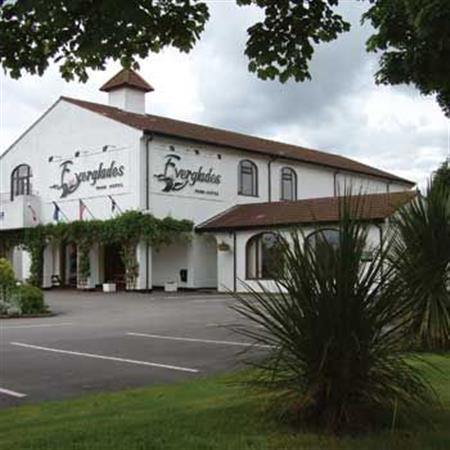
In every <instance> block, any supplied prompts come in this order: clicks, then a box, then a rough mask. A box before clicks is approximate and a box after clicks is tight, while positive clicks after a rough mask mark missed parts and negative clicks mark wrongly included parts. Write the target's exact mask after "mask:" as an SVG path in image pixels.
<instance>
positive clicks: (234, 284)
mask: <svg viewBox="0 0 450 450" xmlns="http://www.w3.org/2000/svg"><path fill="white" fill-rule="evenodd" d="M236 262H237V255H236V231H233V292H234V293H236V291H237V267H236Z"/></svg>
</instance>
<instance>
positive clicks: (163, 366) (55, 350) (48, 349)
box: [11, 342, 198, 373]
mask: <svg viewBox="0 0 450 450" xmlns="http://www.w3.org/2000/svg"><path fill="white" fill-rule="evenodd" d="M11 345H15V346H17V347H24V348H31V349H34V350H43V351H46V352H52V353H62V354H65V355H74V356H84V357H85V358H93V359H103V360H106V361H118V362H123V363H128V364H137V365H141V366H149V367H158V368H160V369H170V370H178V371H181V372H191V373H197V372H198V369H191V368H189V367H179V366H172V365H170V364H160V363H152V362H148V361H138V360H135V359H127V358H118V357H116V356H106V355H97V354H95V353H82V352H74V351H72V350H61V349H59V348H51V347H41V346H39V345H31V344H25V343H23V342H11Z"/></svg>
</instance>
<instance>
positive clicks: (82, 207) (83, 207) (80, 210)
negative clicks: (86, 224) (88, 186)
mask: <svg viewBox="0 0 450 450" xmlns="http://www.w3.org/2000/svg"><path fill="white" fill-rule="evenodd" d="M84 211H86V205H85V204H84V202H83V200H81V199H80V205H79V208H78V218H79V220H83V215H84Z"/></svg>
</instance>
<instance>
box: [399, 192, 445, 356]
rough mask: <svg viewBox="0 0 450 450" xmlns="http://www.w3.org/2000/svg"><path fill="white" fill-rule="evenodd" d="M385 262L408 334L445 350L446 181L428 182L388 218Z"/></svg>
mask: <svg viewBox="0 0 450 450" xmlns="http://www.w3.org/2000/svg"><path fill="white" fill-rule="evenodd" d="M393 225H394V226H395V228H396V231H397V233H396V236H395V240H394V245H393V246H392V252H391V255H390V261H391V263H392V265H393V266H394V269H395V270H396V271H397V272H398V279H399V283H400V284H401V292H402V295H403V296H404V297H405V302H406V303H407V304H408V309H409V311H410V314H411V337H412V338H413V339H415V340H416V342H417V344H418V346H420V348H422V349H426V350H439V349H442V350H445V349H447V350H448V349H450V185H445V184H444V183H430V184H429V186H428V188H427V192H426V195H425V197H423V196H421V195H418V196H417V197H416V199H415V200H414V201H413V202H411V203H409V204H407V205H405V206H404V207H403V208H401V209H400V211H399V212H398V213H397V216H396V217H395V218H394V220H393Z"/></svg>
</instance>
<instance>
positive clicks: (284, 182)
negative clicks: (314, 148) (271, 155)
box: [281, 167, 297, 200]
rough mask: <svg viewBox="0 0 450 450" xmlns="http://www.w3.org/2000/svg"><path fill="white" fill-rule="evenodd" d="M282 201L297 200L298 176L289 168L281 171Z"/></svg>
mask: <svg viewBox="0 0 450 450" xmlns="http://www.w3.org/2000/svg"><path fill="white" fill-rule="evenodd" d="M281 200H297V175H296V174H295V172H294V170H293V169H291V168H289V167H284V168H283V169H282V170H281Z"/></svg>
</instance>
